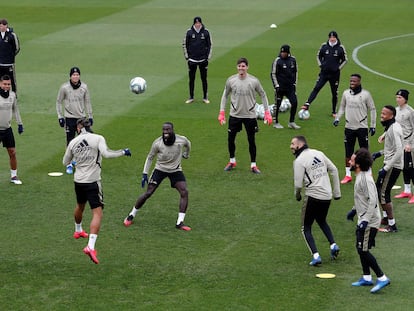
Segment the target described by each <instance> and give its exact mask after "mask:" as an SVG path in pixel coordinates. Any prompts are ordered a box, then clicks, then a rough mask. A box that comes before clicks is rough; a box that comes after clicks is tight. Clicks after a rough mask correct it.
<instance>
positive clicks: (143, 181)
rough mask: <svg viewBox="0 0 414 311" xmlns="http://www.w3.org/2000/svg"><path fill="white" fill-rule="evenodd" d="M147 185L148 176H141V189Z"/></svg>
mask: <svg viewBox="0 0 414 311" xmlns="http://www.w3.org/2000/svg"><path fill="white" fill-rule="evenodd" d="M145 184H148V174H142V179H141V187H142V188H144V187H145Z"/></svg>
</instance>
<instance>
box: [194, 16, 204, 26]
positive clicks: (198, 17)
mask: <svg viewBox="0 0 414 311" xmlns="http://www.w3.org/2000/svg"><path fill="white" fill-rule="evenodd" d="M195 23H203V22H202V21H201V17H200V16H196V17H194V21H193V25H194V24H195Z"/></svg>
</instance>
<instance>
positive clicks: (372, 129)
mask: <svg viewBox="0 0 414 311" xmlns="http://www.w3.org/2000/svg"><path fill="white" fill-rule="evenodd" d="M369 133H370V134H371V136H374V135H375V127H370V128H369Z"/></svg>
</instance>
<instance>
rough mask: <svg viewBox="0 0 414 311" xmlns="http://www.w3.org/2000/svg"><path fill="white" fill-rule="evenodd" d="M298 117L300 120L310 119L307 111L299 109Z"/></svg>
mask: <svg viewBox="0 0 414 311" xmlns="http://www.w3.org/2000/svg"><path fill="white" fill-rule="evenodd" d="M298 116H299V119H301V120H307V119H309V118H310V112H309V110H306V109H301V110H299V112H298Z"/></svg>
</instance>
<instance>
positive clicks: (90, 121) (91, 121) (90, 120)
mask: <svg viewBox="0 0 414 311" xmlns="http://www.w3.org/2000/svg"><path fill="white" fill-rule="evenodd" d="M89 123H90V125H91V126H92V125H93V119H92V118H89Z"/></svg>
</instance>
